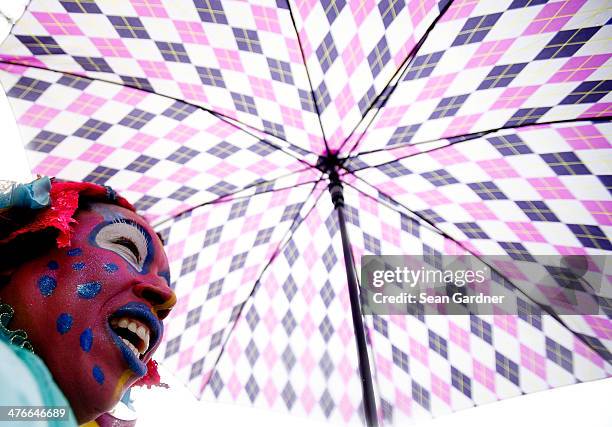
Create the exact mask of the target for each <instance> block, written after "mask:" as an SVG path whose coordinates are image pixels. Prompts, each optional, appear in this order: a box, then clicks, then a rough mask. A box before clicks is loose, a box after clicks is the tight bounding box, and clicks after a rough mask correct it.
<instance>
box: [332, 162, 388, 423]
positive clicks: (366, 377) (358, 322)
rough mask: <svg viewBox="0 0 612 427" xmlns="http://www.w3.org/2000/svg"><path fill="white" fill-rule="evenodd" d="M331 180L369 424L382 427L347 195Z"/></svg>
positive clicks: (365, 409)
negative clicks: (347, 216) (350, 234)
mask: <svg viewBox="0 0 612 427" xmlns="http://www.w3.org/2000/svg"><path fill="white" fill-rule="evenodd" d="M330 178H331V182H330V185H329V192H330V194H331V197H332V202H333V203H334V207H335V210H336V213H337V214H338V225H339V228H340V235H341V236H342V250H343V252H344V265H345V267H346V276H347V281H348V290H349V299H350V302H351V314H352V317H353V329H354V330H355V343H356V345H357V356H358V357H359V374H360V376H361V388H362V391H363V409H364V415H365V421H366V425H367V426H368V427H378V418H377V416H376V397H375V395H374V387H373V385H372V372H371V371H370V361H369V357H368V347H367V341H366V336H365V329H364V326H363V317H362V314H361V304H360V297H359V285H358V283H357V274H356V271H355V264H354V262H353V257H352V256H351V243H350V240H349V237H348V233H347V231H346V219H345V217H344V197H343V194H342V193H343V191H342V184H341V183H340V180H339V179H338V175H337V173H335V171H334V172H333V173H331V174H330Z"/></svg>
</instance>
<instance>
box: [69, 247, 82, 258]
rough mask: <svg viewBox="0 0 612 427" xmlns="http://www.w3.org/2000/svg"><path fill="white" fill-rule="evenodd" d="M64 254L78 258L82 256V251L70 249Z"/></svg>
mask: <svg viewBox="0 0 612 427" xmlns="http://www.w3.org/2000/svg"><path fill="white" fill-rule="evenodd" d="M66 253H67V254H68V256H79V255H82V254H83V250H82V249H81V248H74V249H70V250H69V251H68V252H66Z"/></svg>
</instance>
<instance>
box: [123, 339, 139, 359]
mask: <svg viewBox="0 0 612 427" xmlns="http://www.w3.org/2000/svg"><path fill="white" fill-rule="evenodd" d="M121 339H122V340H123V342H124V343H125V345H127V346H128V348H129V349H130V350H132V353H134V356H136V357H138V356H139V353H138V350H136V347H134V345H133V344H132V343H131V342H129V341H128V340H126V339H125V338H121Z"/></svg>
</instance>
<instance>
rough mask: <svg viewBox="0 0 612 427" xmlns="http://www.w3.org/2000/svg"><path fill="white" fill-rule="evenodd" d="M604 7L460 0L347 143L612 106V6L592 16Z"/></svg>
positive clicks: (402, 140)
mask: <svg viewBox="0 0 612 427" xmlns="http://www.w3.org/2000/svg"><path fill="white" fill-rule="evenodd" d="M598 7H600V3H599V2H598V1H597V0H588V1H587V0H580V1H558V2H553V3H551V4H548V3H546V4H544V3H543V2H521V3H520V4H519V3H516V4H513V5H510V7H508V6H507V4H506V3H495V4H493V3H491V4H489V3H487V2H478V1H474V0H458V1H454V2H452V4H451V5H450V6H449V9H448V11H447V12H446V13H445V14H444V15H443V16H442V18H441V19H440V21H439V22H438V23H437V24H436V27H435V28H434V29H433V30H432V31H431V32H430V33H429V34H428V35H426V37H425V41H424V43H423V45H422V46H421V47H420V49H419V50H418V52H417V53H416V56H415V57H414V58H412V59H411V60H410V61H408V64H407V66H406V68H405V69H404V70H403V71H402V76H401V78H400V80H399V82H398V83H397V85H396V87H395V88H394V91H393V93H392V94H391V95H390V97H389V99H388V101H387V102H386V106H385V109H384V110H383V111H381V112H380V114H377V115H373V114H372V115H371V116H370V117H369V120H368V117H366V121H368V123H369V122H370V121H371V122H372V123H371V126H370V127H369V128H368V129H367V131H366V130H364V131H362V132H361V133H362V134H359V135H355V136H353V137H352V138H351V139H350V140H349V141H347V142H346V143H345V144H344V145H343V151H345V150H351V149H356V150H357V151H371V150H376V149H382V148H385V147H389V146H396V145H400V144H418V143H423V142H426V141H434V140H437V139H440V138H449V137H454V136H457V135H464V134H473V133H477V132H481V131H491V130H494V129H498V128H502V127H515V126H523V125H528V124H533V123H547V122H555V121H559V120H569V119H578V118H590V117H601V116H605V115H607V114H608V113H606V111H608V108H609V103H610V89H609V86H610V83H609V81H607V80H606V78H607V77H609V76H606V71H605V69H606V68H605V67H606V64H609V61H610V54H609V52H608V51H606V50H602V49H600V48H599V47H598V46H600V45H601V44H602V43H605V42H604V40H605V38H606V35H605V34H606V25H607V23H608V22H609V19H610V18H612V15H610V13H602V14H600V15H598V17H597V18H596V19H591V18H592V16H593V15H592V11H593V10H594V9H597V8H598ZM570 17H571V19H570ZM587 17H588V18H587ZM585 20H588V22H589V24H588V25H589V27H588V28H583V21H585ZM399 129H402V130H403V132H402V134H403V135H405V136H402V137H398V135H397V134H396V133H395V132H397V131H398V130H399ZM408 130H410V132H408Z"/></svg>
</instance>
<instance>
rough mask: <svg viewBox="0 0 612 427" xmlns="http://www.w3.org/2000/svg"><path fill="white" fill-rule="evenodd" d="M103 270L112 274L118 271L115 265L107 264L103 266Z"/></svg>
mask: <svg viewBox="0 0 612 427" xmlns="http://www.w3.org/2000/svg"><path fill="white" fill-rule="evenodd" d="M104 269H105V270H106V271H107V272H109V273H114V272H116V271H117V270H119V267H118V266H117V264H113V263H112V262H109V263H108V264H104Z"/></svg>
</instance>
